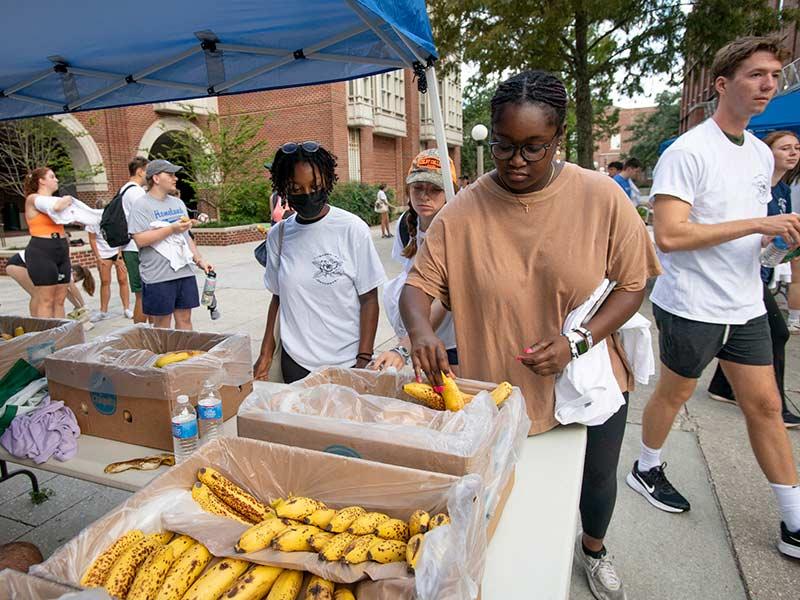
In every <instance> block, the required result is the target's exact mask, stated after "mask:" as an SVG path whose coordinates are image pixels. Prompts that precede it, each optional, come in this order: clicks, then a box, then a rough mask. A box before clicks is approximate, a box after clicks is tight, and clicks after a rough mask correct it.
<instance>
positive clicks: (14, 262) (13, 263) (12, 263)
mask: <svg viewBox="0 0 800 600" xmlns="http://www.w3.org/2000/svg"><path fill="white" fill-rule="evenodd" d="M6 264H7V266H9V267H22V268H23V269H26V268H27V265H26V264H25V261H24V260H22V256H21V255H20V253H19V252H17V253H16V254H15V255H14V256H12V257H11V258H9V259H8V263H6Z"/></svg>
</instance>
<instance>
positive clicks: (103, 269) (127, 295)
mask: <svg viewBox="0 0 800 600" xmlns="http://www.w3.org/2000/svg"><path fill="white" fill-rule="evenodd" d="M86 231H87V233H88V234H89V246H91V248H92V252H93V253H94V258H95V261H96V262H97V270H98V271H99V273H100V312H98V313H95V314H94V315H92V318H91V319H90V320H91V322H92V323H97V322H98V321H104V320H105V319H110V318H111V314H110V313H109V312H108V303H109V301H110V300H111V270H112V269H114V271H116V274H117V283H118V284H119V299H120V300H121V301H122V313H123V314H124V315H125V318H126V319H132V318H133V311H132V310H131V290H130V288H129V287H128V271H127V270H126V269H125V263H124V262H123V260H122V255H121V253H120V249H119V248H112V247H111V246H109V245H108V243H107V242H106V239H105V238H104V237H103V234H102V232H101V231H100V226H99V225H87V226H86Z"/></svg>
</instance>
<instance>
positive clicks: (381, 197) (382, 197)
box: [373, 183, 394, 238]
mask: <svg viewBox="0 0 800 600" xmlns="http://www.w3.org/2000/svg"><path fill="white" fill-rule="evenodd" d="M390 207H391V204H390V203H389V197H388V196H387V195H386V184H385V183H382V184H380V185H379V186H378V193H377V195H376V197H375V206H374V207H373V210H374V211H375V212H376V213H377V214H379V215H380V216H381V237H383V238H390V237H394V236H393V235H392V232H391V231H389V208H390Z"/></svg>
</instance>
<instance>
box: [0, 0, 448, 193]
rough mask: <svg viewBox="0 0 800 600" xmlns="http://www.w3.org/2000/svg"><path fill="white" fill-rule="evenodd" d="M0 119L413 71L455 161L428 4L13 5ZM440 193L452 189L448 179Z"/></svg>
mask: <svg viewBox="0 0 800 600" xmlns="http://www.w3.org/2000/svg"><path fill="white" fill-rule="evenodd" d="M2 15H3V17H2V20H0V36H2V39H3V40H5V41H4V44H5V46H6V48H7V49H8V50H7V51H6V52H4V53H2V54H0V120H6V119H19V118H24V117H33V116H39V115H52V114H58V113H65V112H74V111H83V110H95V109H101V108H110V107H115V106H126V105H132V104H146V103H153V102H166V101H175V100H185V99H190V98H198V97H203V96H216V95H222V94H238V93H243V92H252V91H258V90H270V89H278V88H287V87H295V86H302V85H311V84H318V83H330V82H335V81H343V80H348V79H356V78H359V77H366V76H368V75H374V74H377V73H382V72H386V71H392V70H395V69H402V68H410V69H414V71H415V74H416V75H417V77H418V78H419V79H420V83H421V90H420V91H424V90H423V88H424V87H425V85H426V83H427V84H428V85H430V88H431V93H429V94H427V95H428V98H429V102H430V106H431V113H432V116H433V120H434V127H435V130H436V140H437V144H438V146H439V151H440V154H441V155H442V158H443V160H442V164H443V165H444V168H445V169H449V161H448V160H446V156H447V143H446V139H445V133H444V124H443V120H442V112H441V106H440V104H439V93H438V83H437V80H436V73H435V68H434V61H435V59H436V57H437V53H436V48H435V46H434V43H433V35H432V32H431V27H430V22H429V20H428V14H427V10H426V6H425V2H424V0H303V1H302V2H285V1H276V0H227V1H226V2H219V1H218V0H191V1H189V0H173V1H171V2H163V1H162V2H155V1H153V0H140V1H138V2H135V3H132V4H130V3H121V2H109V1H108V0H81V1H79V2H63V1H61V0H41V1H39V2H31V3H30V4H29V3H27V2H10V1H6V2H4V4H3V8H2ZM444 179H445V184H446V188H447V189H445V192H446V194H447V195H448V197H452V194H453V189H452V183H451V181H450V178H449V177H445V178H444Z"/></svg>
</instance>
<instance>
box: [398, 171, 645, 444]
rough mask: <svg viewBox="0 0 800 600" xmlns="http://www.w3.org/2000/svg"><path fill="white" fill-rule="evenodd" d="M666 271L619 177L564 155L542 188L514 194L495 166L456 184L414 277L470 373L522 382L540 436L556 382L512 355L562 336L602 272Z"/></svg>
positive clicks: (624, 374) (615, 357) (625, 382)
mask: <svg viewBox="0 0 800 600" xmlns="http://www.w3.org/2000/svg"><path fill="white" fill-rule="evenodd" d="M521 202H522V203H525V204H527V205H528V207H529V212H527V213H526V212H525V208H524V207H523V205H522V204H521ZM659 272H660V267H659V264H658V259H657V258H656V254H655V251H654V249H653V244H652V242H651V241H650V237H649V236H648V234H647V229H646V228H645V226H644V223H643V222H642V219H641V218H640V217H639V215H638V213H637V212H636V209H635V208H634V207H633V205H632V204H631V202H630V200H629V199H628V197H627V196H626V195H625V193H624V192H623V191H622V189H621V188H620V187H619V185H617V184H616V182H614V181H613V180H612V179H611V178H610V177H608V176H606V175H603V174H601V173H597V172H595V171H589V170H587V169H583V168H581V167H578V166H577V165H573V164H569V163H567V164H566V165H564V168H563V170H562V172H561V173H560V174H559V176H558V177H557V178H556V179H555V181H554V182H553V183H552V184H551V185H550V186H548V187H547V188H545V189H544V190H542V191H540V192H534V193H531V194H525V195H514V194H511V193H509V192H507V191H505V190H504V189H503V188H501V187H500V186H499V185H498V184H496V183H495V182H494V181H493V180H492V178H491V174H487V175H484V176H483V177H481V178H480V179H479V180H478V181H477V182H476V183H475V185H473V186H471V187H469V188H467V189H465V190H463V191H461V192H459V194H458V195H457V196H456V198H455V199H454V200H453V201H452V202H449V203H448V204H447V205H446V206H445V207H444V208H443V209H442V210H441V211H440V212H439V214H438V216H437V217H436V219H435V220H434V222H433V223H432V224H431V226H430V228H429V229H428V232H427V237H426V239H425V243H424V244H423V245H422V247H421V248H420V250H419V252H418V254H417V258H416V262H415V265H414V268H413V269H412V271H411V273H410V274H409V276H408V282H407V285H412V286H414V287H417V288H420V289H422V290H423V291H425V292H426V293H427V294H428V295H430V296H432V297H434V298H438V299H439V300H441V301H442V303H443V304H444V305H445V306H448V307H449V308H450V309H451V310H452V313H453V320H454V322H455V330H456V343H457V346H458V361H459V374H460V375H461V376H462V377H467V378H469V379H478V380H482V381H494V382H499V381H504V380H507V381H510V382H511V383H512V384H514V385H517V386H519V387H520V388H521V389H522V392H523V394H524V395H525V400H526V402H527V408H528V415H529V416H530V418H531V421H532V426H531V430H530V433H531V434H534V433H541V432H544V431H547V430H549V429H552V428H553V427H555V426H556V425H557V424H558V423H557V421H556V420H555V417H554V383H555V378H554V377H552V376H551V377H541V376H539V375H536V374H535V373H533V371H531V370H530V369H528V368H527V367H525V366H523V365H522V364H520V363H519V362H517V361H516V360H515V357H516V356H517V355H518V354H521V353H522V351H523V349H524V348H526V347H528V346H530V345H531V344H533V343H534V342H537V341H540V340H544V339H547V338H550V337H553V336H556V335H558V334H559V333H560V331H561V327H562V324H563V323H564V320H565V318H566V316H567V315H568V314H569V313H570V312H571V311H572V310H573V309H575V308H576V307H578V306H580V305H581V304H583V303H584V302H585V301H586V300H587V299H588V297H589V296H590V295H591V293H592V292H593V291H594V290H595V289H596V288H597V286H599V285H600V283H601V282H602V280H603V279H604V278H605V277H607V278H608V279H609V280H614V281H617V289H622V290H626V291H638V290H641V289H643V288H644V286H645V283H646V282H647V279H648V278H649V277H653V276H655V275H658V273H659ZM609 342H610V343H609V348H610V354H611V358H612V366H613V367H614V373H615V375H617V379H618V380H619V383H620V387H621V389H622V390H623V391H626V390H630V389H632V378H631V376H630V371H629V368H628V366H627V361H626V359H625V357H624V355H623V354H622V352H621V349H618V344H616V343H615V342H614V340H613V339H609Z"/></svg>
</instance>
